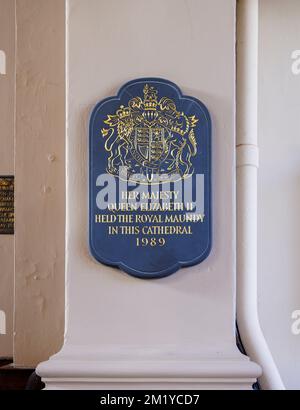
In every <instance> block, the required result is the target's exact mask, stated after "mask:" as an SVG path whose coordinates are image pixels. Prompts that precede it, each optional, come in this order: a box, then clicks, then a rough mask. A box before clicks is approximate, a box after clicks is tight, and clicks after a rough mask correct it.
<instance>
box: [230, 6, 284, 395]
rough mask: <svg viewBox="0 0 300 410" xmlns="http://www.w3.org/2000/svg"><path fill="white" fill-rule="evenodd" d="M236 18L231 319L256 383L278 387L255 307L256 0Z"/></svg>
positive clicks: (273, 364)
mask: <svg viewBox="0 0 300 410" xmlns="http://www.w3.org/2000/svg"><path fill="white" fill-rule="evenodd" d="M237 18H238V30H237V40H238V41H237V148H236V149H237V320H238V326H239V331H240V335H241V338H242V341H243V345H244V347H245V350H246V352H247V354H248V355H249V356H250V357H251V359H252V360H254V361H256V362H257V363H259V364H260V365H261V366H262V368H263V374H262V376H261V378H260V379H259V381H260V384H261V387H262V388H264V389H282V388H283V383H282V381H281V378H280V375H279V373H278V370H277V368H276V365H275V363H274V361H273V358H272V356H271V353H270V351H269V349H268V346H267V344H266V341H265V339H264V336H263V334H262V331H261V328H260V325H259V320H258V312H257V170H258V146H257V107H258V99H257V75H258V70H257V68H258V65H257V64H258V0H239V1H238V13H237Z"/></svg>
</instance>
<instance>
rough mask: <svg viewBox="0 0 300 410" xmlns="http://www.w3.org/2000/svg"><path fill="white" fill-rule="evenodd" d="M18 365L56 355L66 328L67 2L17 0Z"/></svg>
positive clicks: (29, 364)
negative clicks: (65, 19)
mask: <svg viewBox="0 0 300 410" xmlns="http://www.w3.org/2000/svg"><path fill="white" fill-rule="evenodd" d="M16 5H17V13H16V17H17V66H16V72H17V82H16V98H17V105H16V236H15V239H16V242H15V244H16V249H15V252H16V254H15V263H16V265H15V269H16V273H15V275H16V283H15V334H14V355H15V357H14V358H15V363H16V365H21V366H35V365H36V364H37V363H38V362H40V361H42V360H45V359H47V358H48V357H49V356H50V355H51V354H53V353H55V352H56V351H57V350H58V349H59V347H60V345H61V344H62V340H63V326H64V202H65V201H64V192H65V185H64V184H65V179H64V163H65V162H64V139H65V133H64V128H65V119H64V97H65V93H64V84H65V83H64V82H65V76H64V52H65V50H64V30H65V21H64V17H65V14H64V1H63V0H51V1H48V0H42V1H41V0H17V2H16Z"/></svg>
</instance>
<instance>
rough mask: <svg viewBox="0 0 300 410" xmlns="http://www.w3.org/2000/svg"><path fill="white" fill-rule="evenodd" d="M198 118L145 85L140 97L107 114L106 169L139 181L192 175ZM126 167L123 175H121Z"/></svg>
mask: <svg viewBox="0 0 300 410" xmlns="http://www.w3.org/2000/svg"><path fill="white" fill-rule="evenodd" d="M197 122H198V119H197V118H196V117H195V116H194V115H192V116H187V115H186V114H185V113H184V112H182V111H180V110H179V109H178V108H177V107H176V104H175V102H174V101H173V100H172V99H170V98H168V97H164V96H159V95H158V91H157V89H155V87H153V86H150V85H148V84H146V85H145V86H144V88H143V97H141V96H134V97H132V98H131V99H130V100H129V102H128V105H127V106H124V105H121V106H120V107H119V108H118V109H117V110H116V112H115V113H112V114H109V115H108V116H107V118H106V119H105V121H104V123H105V124H106V125H107V127H106V128H103V129H102V130H101V132H102V136H103V137H104V138H105V149H106V151H107V152H108V153H109V157H108V162H107V172H108V173H109V174H112V175H114V176H116V177H120V178H123V177H124V179H126V180H129V181H133V182H139V183H142V184H149V183H151V184H157V183H163V182H170V181H177V180H180V179H183V178H186V177H188V176H190V175H192V174H193V172H194V169H193V163H192V157H194V156H196V154H197V141H196V137H195V132H194V129H195V127H196V126H197ZM120 169H123V170H124V169H126V176H124V175H123V174H120Z"/></svg>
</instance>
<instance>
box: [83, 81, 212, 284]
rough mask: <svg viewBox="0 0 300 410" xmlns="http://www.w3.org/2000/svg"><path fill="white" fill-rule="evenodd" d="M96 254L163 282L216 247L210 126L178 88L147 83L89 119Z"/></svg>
mask: <svg viewBox="0 0 300 410" xmlns="http://www.w3.org/2000/svg"><path fill="white" fill-rule="evenodd" d="M89 143H90V150H89V155H90V156H89V171H90V178H89V181H90V182H89V183H90V187H89V189H90V192H89V200H90V206H89V227H90V233H89V235H90V250H91V253H92V255H93V256H94V257H95V259H96V260H97V261H99V262H101V263H105V264H107V265H111V266H117V267H119V268H120V269H122V270H124V271H125V272H127V273H129V274H131V275H133V276H137V277H140V278H159V277H163V276H167V275H170V274H171V273H174V272H175V271H177V270H178V269H179V268H181V267H185V266H191V265H195V264H197V263H199V262H202V261H203V260H204V259H205V258H206V257H207V256H208V255H209V252H210V249H211V240H212V239H211V224H212V216H211V175H210V174H211V121H210V115H209V113H208V110H207V108H206V107H205V106H204V104H203V103H202V102H200V101H199V100H198V99H196V98H194V97H188V96H185V95H182V93H181V91H180V89H179V88H178V87H177V86H176V85H175V84H173V83H171V82H169V81H167V80H162V79H158V78H142V79H137V80H134V81H130V82H129V83H127V84H125V85H124V86H123V87H122V88H121V89H120V91H119V93H118V95H117V96H115V97H109V98H106V99H104V100H103V101H101V102H99V103H98V104H97V105H96V107H95V108H94V110H93V112H92V115H91V119H90V141H89Z"/></svg>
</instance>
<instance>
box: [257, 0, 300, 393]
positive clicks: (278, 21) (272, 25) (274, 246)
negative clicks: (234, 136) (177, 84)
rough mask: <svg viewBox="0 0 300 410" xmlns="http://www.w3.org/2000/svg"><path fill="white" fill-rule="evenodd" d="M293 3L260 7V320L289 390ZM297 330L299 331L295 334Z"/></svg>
mask: <svg viewBox="0 0 300 410" xmlns="http://www.w3.org/2000/svg"><path fill="white" fill-rule="evenodd" d="M299 21H300V2H299V0H285V1H281V0H261V1H260V39H259V40H260V41H259V46H260V53H259V147H260V168H259V197H258V198H259V204H258V205H259V221H258V222H259V224H258V226H259V231H258V233H259V235H258V240H259V247H258V251H259V254H258V256H259V259H258V269H259V272H258V277H259V314H260V320H261V325H262V328H263V331H264V334H265V336H266V339H267V341H268V343H269V346H270V348H271V351H272V354H273V356H274V359H275V361H276V363H277V365H278V368H279V371H280V373H281V376H282V378H283V381H284V383H285V385H286V387H287V388H297V389H300V334H298V335H293V334H292V330H291V326H292V323H293V321H294V320H292V317H291V315H292V312H293V311H295V310H300V275H299V270H300V252H299V246H300V217H299V210H300V121H299V118H300V74H298V75H294V74H293V73H292V70H291V67H292V62H293V60H292V59H291V54H292V52H293V51H294V50H299V49H300V24H299ZM299 327H300V326H298V328H299Z"/></svg>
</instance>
